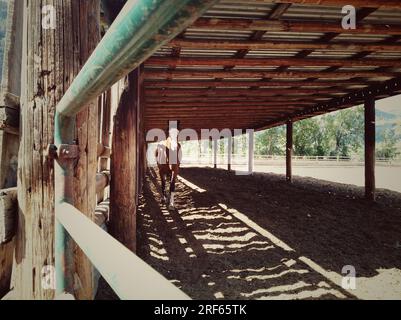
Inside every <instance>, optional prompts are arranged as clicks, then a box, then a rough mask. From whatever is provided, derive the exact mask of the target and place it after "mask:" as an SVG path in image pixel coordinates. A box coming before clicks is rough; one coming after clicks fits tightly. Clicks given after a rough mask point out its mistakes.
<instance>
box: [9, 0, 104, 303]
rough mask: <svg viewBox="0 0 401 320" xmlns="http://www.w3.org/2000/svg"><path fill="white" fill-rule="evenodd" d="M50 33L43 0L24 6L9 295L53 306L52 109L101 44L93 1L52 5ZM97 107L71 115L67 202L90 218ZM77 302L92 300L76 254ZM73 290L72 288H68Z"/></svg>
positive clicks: (85, 265)
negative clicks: (74, 145) (49, 281)
mask: <svg viewBox="0 0 401 320" xmlns="http://www.w3.org/2000/svg"><path fill="white" fill-rule="evenodd" d="M49 4H51V5H52V6H53V7H52V8H53V10H54V13H55V15H54V18H55V19H54V26H52V25H49V26H48V27H46V28H45V27H43V25H42V19H45V18H46V17H45V16H44V15H43V13H42V5H43V1H39V0H31V1H26V2H25V9H24V24H23V35H24V37H23V38H24V41H23V43H24V45H23V50H22V52H23V55H22V56H23V58H22V66H23V70H22V77H21V78H22V80H21V81H22V90H21V92H22V94H21V124H20V125H21V146H20V150H19V159H18V160H19V161H18V162H19V163H18V199H19V209H20V212H19V223H18V231H17V237H16V251H15V262H14V265H15V270H14V275H15V277H14V282H15V283H14V290H15V294H16V296H18V297H19V298H21V299H52V298H54V294H55V291H54V287H53V285H50V286H49V287H46V286H45V287H44V286H42V280H43V279H42V277H43V272H44V270H51V268H52V267H54V264H55V252H54V241H55V237H54V228H55V219H54V218H55V216H54V205H55V181H54V161H53V160H52V159H51V158H49V157H47V154H46V150H47V149H48V146H49V145H51V144H53V143H54V118H55V107H56V105H57V103H58V101H59V100H60V99H61V98H62V96H63V95H64V92H65V91H66V89H67V88H68V87H69V85H70V83H71V82H72V80H73V79H74V77H75V75H76V74H77V73H78V72H79V70H80V69H81V67H82V65H83V63H84V62H85V60H86V59H87V57H88V56H89V55H90V53H91V51H92V50H93V49H94V47H95V46H96V44H97V42H98V40H99V11H100V9H99V3H98V2H97V1H71V0H67V1H66V0H53V1H51V3H50V2H49ZM97 110H98V109H97V105H96V103H92V104H91V105H90V106H89V107H88V108H87V109H86V110H84V111H83V112H82V113H80V114H79V115H78V116H77V120H76V128H77V131H76V132H72V135H75V136H76V138H77V141H79V145H78V149H79V158H78V159H77V162H76V165H75V167H74V168H75V169H74V173H73V174H74V177H73V179H72V184H73V189H74V190H75V191H74V193H73V194H72V195H71V196H72V199H73V200H72V201H73V203H74V204H75V205H76V206H77V207H78V208H79V209H80V210H81V211H82V212H83V213H85V214H87V215H88V216H89V217H91V218H92V217H93V216H94V208H95V205H96V203H95V195H96V181H95V175H96V162H97V158H96V148H93V145H95V146H96V142H97ZM70 267H71V269H72V270H74V271H73V272H74V274H73V275H72V276H71V278H75V280H76V283H75V284H76V286H75V295H76V297H77V298H81V299H82V298H86V299H90V298H92V268H91V264H90V262H89V260H88V259H87V258H86V257H84V255H83V253H81V252H80V251H79V250H78V249H77V250H75V265H72V266H70ZM73 285H74V284H71V286H73Z"/></svg>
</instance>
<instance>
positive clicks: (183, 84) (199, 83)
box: [145, 80, 367, 89]
mask: <svg viewBox="0 0 401 320" xmlns="http://www.w3.org/2000/svg"><path fill="white" fill-rule="evenodd" d="M352 85H362V86H367V84H366V83H365V82H362V81H356V80H353V81H349V80H338V81H314V82H304V81H283V80H281V81H274V82H271V81H260V80H259V81H246V80H231V81H230V80H222V81H215V80H189V81H188V80H174V81H173V80H159V81H158V80H147V81H146V82H145V86H146V88H149V89H150V88H164V87H165V88H170V87H173V88H177V89H178V88H188V87H205V88H209V87H216V88H219V87H221V88H233V87H235V88H239V87H254V86H259V87H270V88H281V87H314V88H319V87H333V88H334V87H342V86H352Z"/></svg>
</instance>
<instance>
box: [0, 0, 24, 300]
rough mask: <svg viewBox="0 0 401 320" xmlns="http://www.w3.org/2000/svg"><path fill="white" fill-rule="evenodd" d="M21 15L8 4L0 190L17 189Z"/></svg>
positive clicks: (9, 259)
mask: <svg viewBox="0 0 401 320" xmlns="http://www.w3.org/2000/svg"><path fill="white" fill-rule="evenodd" d="M23 12H24V3H23V1H18V0H10V1H8V7H7V23H6V35H5V39H4V56H3V57H4V60H3V74H2V80H1V90H0V91H1V92H0V189H3V188H11V187H16V186H17V167H18V149H19V116H20V95H21V63H22V61H21V56H22V29H23V24H22V23H21V22H22V21H23ZM15 194H16V191H15ZM15 198H16V197H15ZM16 208H17V206H16ZM17 211H18V210H17ZM0 243H1V241H0ZM14 244H15V239H13V240H11V241H10V242H8V243H4V244H0V298H1V297H2V296H3V295H4V294H6V293H7V292H8V291H9V290H10V284H11V273H12V264H13V253H14Z"/></svg>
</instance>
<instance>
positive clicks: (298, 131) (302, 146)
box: [294, 118, 328, 156]
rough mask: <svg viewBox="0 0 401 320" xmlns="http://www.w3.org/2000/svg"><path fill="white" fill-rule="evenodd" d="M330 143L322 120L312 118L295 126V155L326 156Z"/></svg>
mask: <svg viewBox="0 0 401 320" xmlns="http://www.w3.org/2000/svg"><path fill="white" fill-rule="evenodd" d="M327 149H328V141H327V135H326V131H325V126H324V123H322V120H321V119H318V118H310V119H306V120H302V121H298V122H295V124H294V154H295V155H300V156H324V155H326V154H327Z"/></svg>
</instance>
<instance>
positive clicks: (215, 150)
mask: <svg viewBox="0 0 401 320" xmlns="http://www.w3.org/2000/svg"><path fill="white" fill-rule="evenodd" d="M213 168H214V169H217V139H214V140H213Z"/></svg>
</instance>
